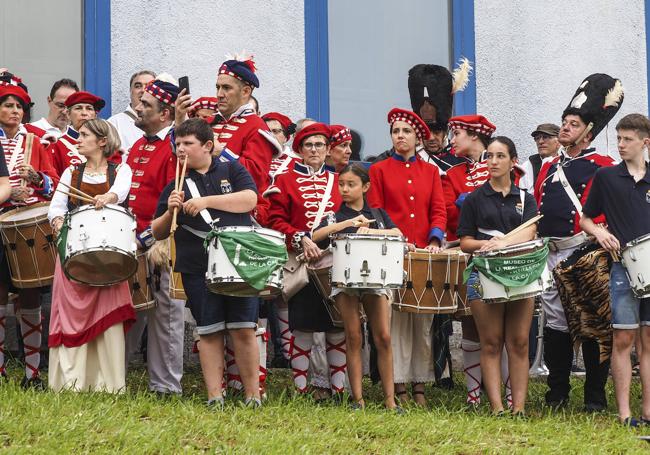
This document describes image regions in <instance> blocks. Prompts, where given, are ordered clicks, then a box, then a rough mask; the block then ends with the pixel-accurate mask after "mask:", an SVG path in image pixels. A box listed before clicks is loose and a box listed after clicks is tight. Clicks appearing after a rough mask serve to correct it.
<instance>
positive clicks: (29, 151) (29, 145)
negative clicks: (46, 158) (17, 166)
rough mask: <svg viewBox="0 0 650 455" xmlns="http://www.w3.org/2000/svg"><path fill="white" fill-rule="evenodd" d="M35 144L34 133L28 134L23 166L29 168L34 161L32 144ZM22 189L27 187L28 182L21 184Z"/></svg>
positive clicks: (23, 181)
mask: <svg viewBox="0 0 650 455" xmlns="http://www.w3.org/2000/svg"><path fill="white" fill-rule="evenodd" d="M33 142H34V134H33V133H28V134H27V141H26V142H25V156H24V157H23V166H25V165H27V166H29V162H30V161H31V160H32V144H33ZM20 186H21V188H25V187H26V186H27V180H26V179H22V181H21V182H20Z"/></svg>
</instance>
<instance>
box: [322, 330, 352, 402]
mask: <svg viewBox="0 0 650 455" xmlns="http://www.w3.org/2000/svg"><path fill="white" fill-rule="evenodd" d="M325 340H326V341H327V351H326V353H327V363H328V364H329V368H330V384H331V387H332V392H334V393H341V392H343V389H344V388H345V369H346V367H347V363H346V361H345V332H343V331H340V332H327V333H326V334H325Z"/></svg>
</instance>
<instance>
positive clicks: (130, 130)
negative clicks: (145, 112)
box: [108, 105, 144, 163]
mask: <svg viewBox="0 0 650 455" xmlns="http://www.w3.org/2000/svg"><path fill="white" fill-rule="evenodd" d="M126 112H129V113H130V114H132V115H133V116H135V117H137V116H138V115H137V114H136V113H135V111H134V110H133V108H131V105H128V106H127V107H126V109H125V111H124V112H120V113H118V114H115V115H114V116H112V117H111V118H109V119H108V121H109V122H110V123H111V124H112V125H113V126H114V127H115V129H116V130H117V133H118V134H119V135H120V142H121V143H122V146H121V147H120V150H122V152H123V155H122V162H123V163H126V159H127V158H128V156H129V151H130V150H131V147H133V144H135V141H137V140H138V139H140V138H141V137H142V135H143V134H144V132H143V131H142V130H141V129H140V128H138V127H137V126H135V120H133V118H132V117H131V116H130V115H128V114H127V113H126Z"/></svg>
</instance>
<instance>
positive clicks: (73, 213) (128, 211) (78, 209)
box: [69, 204, 135, 220]
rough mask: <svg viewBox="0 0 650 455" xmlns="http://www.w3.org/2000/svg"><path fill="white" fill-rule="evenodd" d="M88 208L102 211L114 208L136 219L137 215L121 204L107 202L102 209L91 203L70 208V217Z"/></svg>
mask: <svg viewBox="0 0 650 455" xmlns="http://www.w3.org/2000/svg"><path fill="white" fill-rule="evenodd" d="M88 210H93V211H97V212H100V211H102V210H113V211H115V212H120V213H123V214H125V215H128V216H129V218H131V219H134V220H135V216H134V215H133V213H131V211H130V210H129V209H125V208H124V207H122V206H121V205H118V204H106V205H105V206H104V207H102V208H101V209H96V208H95V206H94V205H90V204H86V205H82V206H81V207H76V208H74V209H72V210H70V212H69V213H70V218H72V216H73V215H76V214H77V213H81V212H85V211H88Z"/></svg>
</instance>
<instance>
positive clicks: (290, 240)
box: [264, 162, 342, 250]
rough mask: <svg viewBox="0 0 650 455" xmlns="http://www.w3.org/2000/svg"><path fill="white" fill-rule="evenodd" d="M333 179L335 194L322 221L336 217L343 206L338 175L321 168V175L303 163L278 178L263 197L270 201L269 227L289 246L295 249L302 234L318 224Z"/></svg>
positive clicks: (297, 164) (331, 195) (333, 193)
mask: <svg viewBox="0 0 650 455" xmlns="http://www.w3.org/2000/svg"><path fill="white" fill-rule="evenodd" d="M330 176H332V177H331V178H332V191H331V193H330V198H329V201H328V202H327V205H326V207H325V211H324V213H323V218H322V219H325V218H326V217H327V216H330V215H334V214H335V213H336V211H337V210H338V209H339V207H340V206H341V202H342V200H341V195H340V194H339V184H338V180H339V176H338V174H336V173H334V172H330V171H328V170H326V169H325V166H324V165H323V166H321V168H320V169H319V170H318V172H314V171H313V170H312V169H311V167H309V166H306V165H304V164H302V163H298V162H296V163H294V165H293V168H292V169H291V170H290V171H289V172H286V173H283V174H280V175H278V176H276V178H275V181H274V182H273V184H272V185H271V186H269V187H268V189H267V190H266V192H265V193H264V197H266V198H268V200H269V202H270V205H269V210H268V223H267V224H268V226H269V227H270V228H271V229H275V230H276V231H280V232H282V233H283V234H284V235H285V236H286V242H287V246H288V247H289V248H293V249H294V250H295V249H296V245H297V244H298V243H299V241H300V238H301V236H302V235H303V234H305V233H308V232H310V231H311V230H312V229H313V228H314V227H317V226H314V223H315V222H316V215H317V213H318V207H319V204H320V202H321V200H322V199H323V195H324V194H325V189H326V187H327V182H328V179H329V178H330Z"/></svg>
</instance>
